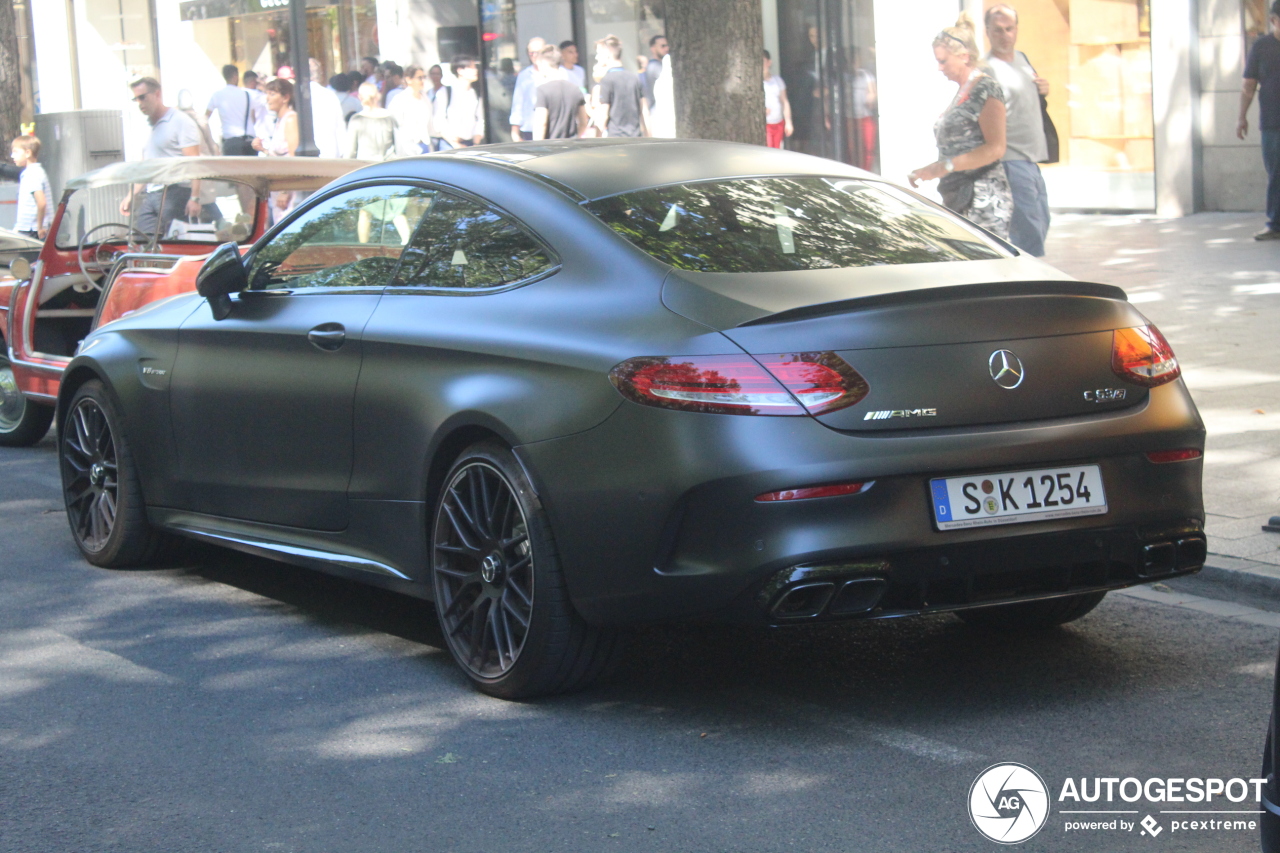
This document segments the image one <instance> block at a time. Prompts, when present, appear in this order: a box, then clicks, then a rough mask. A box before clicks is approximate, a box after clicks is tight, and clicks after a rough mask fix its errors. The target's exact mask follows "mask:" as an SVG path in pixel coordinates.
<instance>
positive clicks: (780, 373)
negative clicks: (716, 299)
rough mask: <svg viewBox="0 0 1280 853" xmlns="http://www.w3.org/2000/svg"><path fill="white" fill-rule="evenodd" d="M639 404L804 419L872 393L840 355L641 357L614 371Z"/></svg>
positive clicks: (616, 379)
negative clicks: (788, 416) (795, 416)
mask: <svg viewBox="0 0 1280 853" xmlns="http://www.w3.org/2000/svg"><path fill="white" fill-rule="evenodd" d="M609 380H610V381H611V382H613V384H614V387H616V388H617V389H618V390H619V391H620V392H621V393H622V396H624V397H626V398H627V399H628V400H631V401H632V402H634V403H640V404H642V405H646V406H659V407H661V408H664V409H681V410H683V411H688V412H703V413H705V414H717V415H803V414H806V413H813V414H817V413H819V412H830V411H833V410H835V409H842V408H844V407H846V406H852V405H853V404H855V403H857V402H858V401H859V400H861V399H862V398H863V397H865V396H867V393H868V392H869V391H870V390H871V389H870V388H869V386H868V385H867V382H866V380H865V379H863V378H862V377H861V376H860V375H859V374H858V372H857V371H856V370H854V369H853V368H852V367H850V366H849V365H848V364H846V363H845V361H844V360H843V359H841V358H840V357H839V356H837V355H836V354H835V353H783V354H778V355H762V356H755V357H754V358H753V357H751V356H749V355H697V356H687V357H680V356H674V357H666V356H642V357H639V358H631V359H627V360H626V361H624V362H622V363H621V364H619V365H618V366H617V367H615V368H613V370H611V371H609Z"/></svg>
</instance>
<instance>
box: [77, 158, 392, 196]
mask: <svg viewBox="0 0 1280 853" xmlns="http://www.w3.org/2000/svg"><path fill="white" fill-rule="evenodd" d="M368 165H370V161H368V160H345V159H331V158H321V157H155V158H152V159H150V160H128V161H125V162H123V163H112V164H111V165H110V166H103V167H102V168H101V169H94V170H93V171H92V172H87V173H85V174H83V175H80V176H79V177H76V178H72V179H71V180H69V181H67V184H66V188H67V189H68V190H81V189H91V188H94V187H106V186H113V185H116V184H176V183H180V182H182V181H190V180H197V179H220V180H225V181H239V182H241V183H246V184H249V185H251V186H253V187H254V188H255V189H256V190H257V191H258V192H259V193H265V192H268V191H271V190H317V189H319V188H320V187H322V186H324V185H325V184H327V183H329V182H330V181H332V180H334V179H335V178H340V177H342V176H343V175H345V174H347V173H348V172H352V171H354V170H356V169H359V168H360V167H361V166H368Z"/></svg>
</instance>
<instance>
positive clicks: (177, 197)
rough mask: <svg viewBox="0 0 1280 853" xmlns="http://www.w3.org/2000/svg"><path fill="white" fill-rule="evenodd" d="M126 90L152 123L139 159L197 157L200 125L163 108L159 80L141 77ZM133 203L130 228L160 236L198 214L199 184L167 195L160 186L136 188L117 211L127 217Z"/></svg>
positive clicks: (175, 186)
mask: <svg viewBox="0 0 1280 853" xmlns="http://www.w3.org/2000/svg"><path fill="white" fill-rule="evenodd" d="M129 88H131V89H132V90H133V100H134V102H136V103H137V105H138V110H139V111H140V112H141V113H142V114H143V115H144V116H146V117H147V121H148V122H149V123H150V124H151V135H150V136H148V137H147V143H146V145H144V146H143V148H142V159H144V160H151V159H153V158H156V157H198V156H200V127H199V125H197V124H196V123H195V121H193V120H192V119H191V118H190V117H189V116H188V115H187V114H186V113H184V112H181V111H180V110H175V109H174V108H172V107H170V106H166V105H165V102H164V93H163V92H162V91H161V89H160V81H159V80H156V79H155V78H154V77H143V78H141V79H139V80H136V81H134V83H133V84H132V85H131V86H130V87H129ZM162 202H163V209H162V206H161V205H162ZM135 204H137V205H139V206H138V209H137V211H136V212H135V213H134V217H133V223H132V225H133V227H134V228H135V229H137V230H138V231H141V232H142V233H143V234H146V235H148V236H151V235H152V234H157V233H158V234H159V236H161V237H163V236H164V235H165V234H166V233H167V232H168V230H169V226H170V225H171V224H172V223H173V220H174V219H177V218H178V217H179V216H185V217H187V218H191V219H194V218H196V217H199V216H200V215H201V213H202V209H201V205H200V182H199V181H191V182H190V183H189V184H187V183H182V184H173V185H172V186H170V187H169V188H168V191H167V192H166V191H165V187H164V186H163V185H161V184H148V185H146V186H141V185H139V186H136V187H134V189H133V192H132V193H131V194H130V195H128V196H126V197H125V198H124V200H123V201H121V202H120V212H121V213H122V214H124V215H125V216H128V215H129V212H130V210H131V208H132V207H133V205H135ZM157 225H158V226H159V231H158V232H157V230H156V226H157Z"/></svg>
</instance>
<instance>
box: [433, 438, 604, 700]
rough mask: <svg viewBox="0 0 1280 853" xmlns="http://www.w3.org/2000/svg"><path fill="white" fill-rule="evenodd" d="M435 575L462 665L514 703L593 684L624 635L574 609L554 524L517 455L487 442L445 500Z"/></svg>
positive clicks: (459, 465) (460, 467)
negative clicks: (591, 621) (599, 625)
mask: <svg viewBox="0 0 1280 853" xmlns="http://www.w3.org/2000/svg"><path fill="white" fill-rule="evenodd" d="M431 555H432V567H431V569H432V578H433V581H434V587H435V598H436V612H437V614H438V615H439V617H440V627H441V629H442V630H443V631H444V635H445V640H446V642H447V643H448V645H449V651H450V652H451V653H452V654H453V657H454V660H456V661H457V662H458V665H459V666H461V667H462V670H463V671H464V672H465V673H466V674H467V675H468V676H469V677H470V678H471V680H472V681H473V682H474V683H475V684H476V685H477V686H478V687H479V688H480V689H481V690H483V691H484V692H486V693H489V694H491V695H494V696H500V697H502V698H505V699H520V698H529V697H533V696H539V695H545V694H549V693H563V692H568V691H571V690H577V689H580V688H583V687H586V686H587V685H588V684H589V683H591V682H592V681H594V680H595V679H596V678H597V677H598V676H599V675H600V674H601V673H602V672H603V671H604V670H605V669H606V668H607V667H608V665H609V663H610V662H611V661H612V660H613V658H614V656H615V653H616V650H617V649H618V645H619V644H618V637H617V634H616V632H615V631H613V630H608V629H601V628H596V627H593V626H590V625H588V624H587V623H586V622H584V621H583V620H582V618H581V617H580V616H579V615H578V614H577V612H576V611H575V610H574V609H573V605H572V604H571V603H570V601H569V594H568V589H567V588H566V586H565V581H564V577H563V575H562V573H561V571H560V565H559V560H558V558H557V554H556V548H555V541H554V539H553V538H552V535H551V527H550V524H549V523H548V521H547V518H546V514H545V512H544V511H543V509H542V505H541V503H540V502H539V500H538V498H537V496H536V495H534V493H533V489H532V488H531V487H530V485H529V482H528V480H527V479H526V477H525V474H524V471H523V470H522V469H521V467H520V465H519V463H518V462H517V461H516V459H515V457H514V456H513V455H512V454H511V451H509V450H507V449H506V448H504V447H501V446H499V445H496V444H488V443H486V444H479V445H476V446H474V447H472V448H471V449H469V450H467V451H466V452H464V453H463V454H462V455H461V456H460V457H459V458H458V460H457V461H456V462H455V463H454V465H453V468H452V470H450V472H449V475H448V477H447V478H446V479H445V484H444V488H442V489H441V492H440V497H439V499H438V501H437V503H436V511H435V521H434V524H433V526H432V547H431Z"/></svg>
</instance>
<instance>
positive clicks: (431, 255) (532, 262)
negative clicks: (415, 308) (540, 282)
mask: <svg viewBox="0 0 1280 853" xmlns="http://www.w3.org/2000/svg"><path fill="white" fill-rule="evenodd" d="M553 266H554V262H553V261H552V260H551V258H550V257H548V256H547V253H546V252H545V251H544V250H543V249H542V247H541V246H540V245H539V244H538V242H537V241H536V240H534V239H533V237H531V236H530V235H529V234H527V233H526V232H525V231H524V230H522V229H521V228H520V227H519V226H518V225H516V224H515V223H514V222H512V221H511V220H510V219H508V218H506V217H505V216H503V215H502V214H500V213H498V212H496V211H494V210H492V209H491V208H488V207H486V206H484V205H483V204H480V203H478V202H474V201H470V200H468V199H464V198H459V197H458V196H454V195H449V194H448V193H439V194H438V195H437V197H436V200H435V204H434V205H433V206H432V207H431V212H430V213H429V214H427V216H426V217H424V218H423V220H422V225H421V227H419V228H418V231H417V233H416V234H414V236H413V241H412V242H411V243H410V244H409V246H408V247H407V248H406V249H405V252H404V263H403V264H402V265H401V267H400V272H399V274H398V275H397V276H396V285H397V286H401V287H403V286H419V287H442V288H456V289H459V290H476V289H480V288H490V287H502V286H503V285H507V284H513V283H515V282H518V281H523V280H524V279H526V278H532V277H533V276H536V275H540V274H541V273H544V272H546V271H547V270H549V269H551V268H552V267H553Z"/></svg>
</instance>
